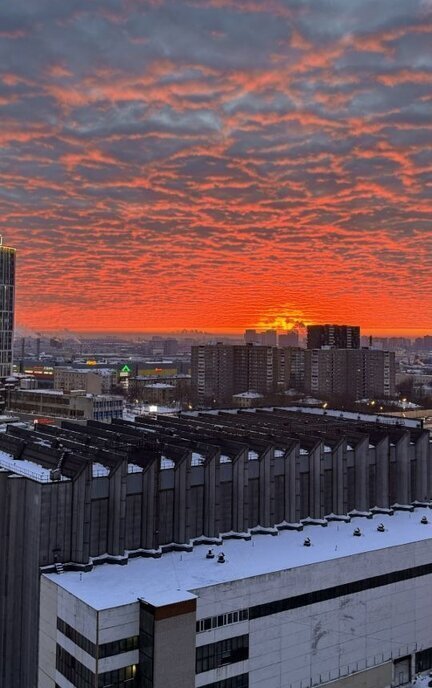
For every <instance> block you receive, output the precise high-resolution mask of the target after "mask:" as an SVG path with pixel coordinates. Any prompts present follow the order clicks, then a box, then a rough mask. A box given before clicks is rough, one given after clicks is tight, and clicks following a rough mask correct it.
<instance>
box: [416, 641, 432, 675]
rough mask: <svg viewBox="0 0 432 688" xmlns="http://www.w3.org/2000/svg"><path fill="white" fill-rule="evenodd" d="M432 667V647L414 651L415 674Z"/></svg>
mask: <svg viewBox="0 0 432 688" xmlns="http://www.w3.org/2000/svg"><path fill="white" fill-rule="evenodd" d="M429 669H432V647H429V648H428V649H427V650H422V651H421V652H416V657H415V670H416V674H418V673H420V672H422V671H428V670H429Z"/></svg>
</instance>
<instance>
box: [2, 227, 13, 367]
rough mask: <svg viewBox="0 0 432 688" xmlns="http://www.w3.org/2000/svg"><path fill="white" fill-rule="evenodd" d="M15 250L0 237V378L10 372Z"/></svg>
mask: <svg viewBox="0 0 432 688" xmlns="http://www.w3.org/2000/svg"><path fill="white" fill-rule="evenodd" d="M15 256H16V254H15V249H14V248H9V247H8V246H3V239H2V237H1V236H0V286H1V294H0V378H5V377H8V376H9V375H10V374H11V372H12V347H13V331H14V316H15Z"/></svg>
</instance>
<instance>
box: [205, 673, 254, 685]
mask: <svg viewBox="0 0 432 688" xmlns="http://www.w3.org/2000/svg"><path fill="white" fill-rule="evenodd" d="M204 688H249V674H240V676H233V677H232V678H224V679H222V681H216V682H215V683H209V684H207V685H206V686H204Z"/></svg>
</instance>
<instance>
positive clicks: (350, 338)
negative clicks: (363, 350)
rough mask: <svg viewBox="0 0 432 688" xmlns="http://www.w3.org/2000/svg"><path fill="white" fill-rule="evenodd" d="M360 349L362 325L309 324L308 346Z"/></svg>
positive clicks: (313, 347) (311, 347) (312, 347)
mask: <svg viewBox="0 0 432 688" xmlns="http://www.w3.org/2000/svg"><path fill="white" fill-rule="evenodd" d="M323 347H329V348H331V349H359V348H360V327H358V326H356V325H355V326H352V325H308V328H307V348H308V349H322V348H323Z"/></svg>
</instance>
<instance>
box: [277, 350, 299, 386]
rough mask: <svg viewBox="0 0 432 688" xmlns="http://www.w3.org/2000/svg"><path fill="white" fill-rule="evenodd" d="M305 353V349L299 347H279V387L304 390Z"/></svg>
mask: <svg viewBox="0 0 432 688" xmlns="http://www.w3.org/2000/svg"><path fill="white" fill-rule="evenodd" d="M305 354H306V351H305V349H301V348H299V347H279V349H278V353H277V356H278V387H279V388H282V389H297V390H299V391H303V390H304V382H305Z"/></svg>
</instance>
